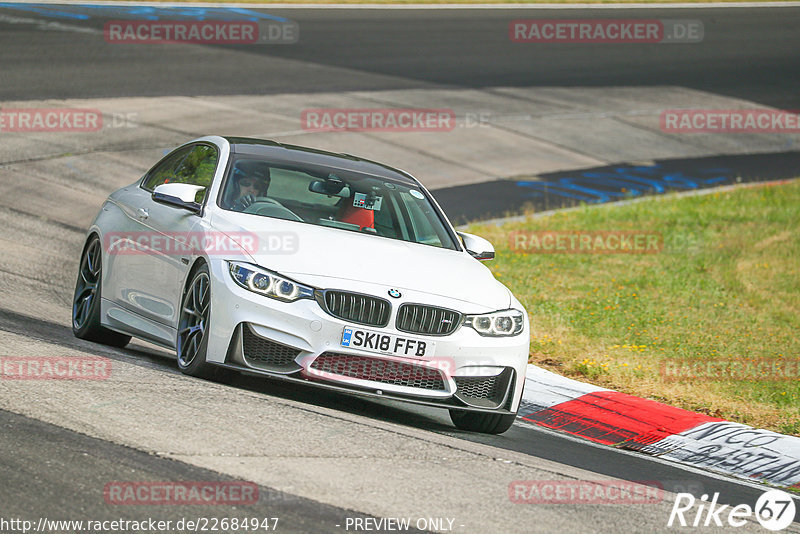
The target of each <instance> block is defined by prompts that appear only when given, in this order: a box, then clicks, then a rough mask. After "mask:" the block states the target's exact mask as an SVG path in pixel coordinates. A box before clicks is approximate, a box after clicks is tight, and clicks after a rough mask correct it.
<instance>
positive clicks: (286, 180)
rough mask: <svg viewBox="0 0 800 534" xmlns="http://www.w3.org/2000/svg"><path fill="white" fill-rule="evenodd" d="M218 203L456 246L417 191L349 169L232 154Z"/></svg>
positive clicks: (290, 218) (438, 244) (351, 228)
mask: <svg viewBox="0 0 800 534" xmlns="http://www.w3.org/2000/svg"><path fill="white" fill-rule="evenodd" d="M218 204H219V206H220V207H222V208H223V209H226V210H231V211H239V212H243V213H250V214H253V215H260V216H264V217H273V218H278V219H286V220H290V221H297V222H303V223H308V224H315V225H317V226H326V227H331V228H338V229H341V230H349V231H352V232H360V233H366V234H371V235H375V236H380V237H388V238H391V239H400V240H402V241H409V242H412V243H421V244H424V245H431V246H435V247H441V248H447V249H452V250H457V247H456V245H455V244H454V241H453V239H452V237H451V235H450V233H449V232H448V231H447V229H446V227H445V225H444V223H443V222H442V219H441V218H440V216H439V215H438V212H437V210H436V209H435V208H434V206H433V204H432V203H431V201H430V200H429V199H428V197H427V196H426V195H425V194H424V193H423V192H422V191H421V190H419V189H416V188H415V187H413V186H409V185H406V184H403V183H400V182H397V181H394V180H390V179H387V178H381V177H378V176H373V175H367V174H361V173H357V172H353V171H344V170H341V169H332V168H324V167H317V166H308V165H301V164H287V163H276V162H271V161H267V160H264V159H261V158H257V157H254V156H249V155H248V156H238V157H236V158H235V159H234V160H233V163H232V165H231V167H230V170H229V172H228V176H227V177H226V180H225V184H224V187H223V190H222V193H221V195H220V197H219V201H218Z"/></svg>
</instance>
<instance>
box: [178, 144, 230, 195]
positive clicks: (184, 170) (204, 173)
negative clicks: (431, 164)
mask: <svg viewBox="0 0 800 534" xmlns="http://www.w3.org/2000/svg"><path fill="white" fill-rule="evenodd" d="M218 159H219V158H218V155H217V149H215V148H214V147H212V146H209V145H196V146H194V147H192V151H191V152H189V154H188V155H187V156H186V157H185V158H184V159H183V161H182V162H181V164H180V165H179V166H178V168H177V170H176V171H175V178H174V179H173V180H171V182H173V183H183V184H192V185H202V186H203V187H205V189H204V190H202V191H200V192H198V193H197V198H195V201H196V202H199V203H201V204H202V203H203V199H204V198H205V196H206V194H207V193H208V190H209V189H210V188H211V181H212V180H213V179H214V171H216V170H217V160H218Z"/></svg>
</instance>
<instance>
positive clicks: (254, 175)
mask: <svg viewBox="0 0 800 534" xmlns="http://www.w3.org/2000/svg"><path fill="white" fill-rule="evenodd" d="M269 183H270V175H269V166H268V165H267V164H266V163H261V162H255V161H250V162H247V161H245V162H240V163H237V164H236V168H235V169H234V171H233V183H232V185H233V192H232V194H231V196H230V197H229V198H230V202H229V205H230V209H232V210H234V211H244V210H245V209H247V207H248V206H249V205H250V204H252V203H253V202H255V201H256V199H257V198H258V197H265V196H267V189H269Z"/></svg>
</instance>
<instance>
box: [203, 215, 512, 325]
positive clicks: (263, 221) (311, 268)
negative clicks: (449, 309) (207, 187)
mask: <svg viewBox="0 0 800 534" xmlns="http://www.w3.org/2000/svg"><path fill="white" fill-rule="evenodd" d="M211 224H212V226H213V227H214V229H215V230H218V231H221V232H224V233H226V234H227V235H229V236H230V237H231V238H232V239H233V240H234V241H237V242H240V241H241V236H243V235H249V236H254V238H253V237H251V239H252V240H251V242H255V243H257V246H245V247H244V248H246V249H247V251H248V255H249V256H250V257H251V258H252V261H253V262H254V263H256V264H258V265H260V266H262V267H265V268H267V269H270V270H273V271H276V272H278V273H281V274H284V275H286V276H289V277H291V278H294V279H295V280H297V281H298V282H303V283H306V284H310V285H314V286H316V287H320V288H325V289H327V288H336V287H337V284H336V281H335V280H333V279H339V280H343V281H348V282H349V283H347V284H345V285H344V286H342V285H340V286H339V287H340V288H344V287H348V288H351V289H352V287H353V284H352V282H360V283H363V284H365V285H368V286H373V287H374V286H375V285H378V286H384V287H385V290H384V292H385V291H388V290H389V289H391V288H394V289H398V290H401V291H406V292H410V293H414V294H419V293H427V294H430V295H439V296H442V297H446V298H448V299H455V300H459V301H462V302H466V303H471V304H475V305H477V306H478V307H480V308H481V309H486V310H488V309H491V310H500V309H506V308H508V307H509V305H510V303H511V295H510V292H509V290H508V289H507V288H506V287H505V286H504V285H503V284H501V283H500V282H498V281H497V280H495V278H494V276H493V275H492V273H491V271H489V269H488V268H486V267H485V266H484V265H483V264H481V263H480V262H479V261H478V260H476V259H474V258H472V257H471V256H470V255H469V254H468V253H466V252H463V251H460V252H459V251H454V250H447V249H442V248H438V247H433V246H429V245H422V244H418V243H409V242H405V241H400V240H396V239H389V238H383V237H377V236H374V235H368V234H361V233H356V232H352V231H348V230H341V229H338V228H326V227H322V226H315V225H313V224H306V223H299V222H293V221H284V220H280V219H271V218H266V217H261V216H257V215H249V214H244V213H235V212H227V211H223V212H217V213H215V214H214V216H213V217H212V218H211ZM365 289H366V287H365ZM381 296H383V295H381Z"/></svg>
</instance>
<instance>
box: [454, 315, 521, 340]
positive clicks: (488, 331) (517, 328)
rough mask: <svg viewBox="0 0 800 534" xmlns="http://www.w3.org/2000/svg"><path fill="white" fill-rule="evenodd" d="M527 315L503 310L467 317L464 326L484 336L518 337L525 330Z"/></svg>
mask: <svg viewBox="0 0 800 534" xmlns="http://www.w3.org/2000/svg"><path fill="white" fill-rule="evenodd" d="M524 321H525V315H524V314H523V313H522V312H521V311H519V310H513V309H512V310H503V311H498V312H492V313H484V314H481V315H467V317H466V318H465V319H464V324H465V325H467V326H471V327H472V328H474V329H475V331H476V332H478V333H479V334H480V335H482V336H490V337H504V336H516V335H517V334H519V333H520V332H522V330H523V329H524V328H525V324H524Z"/></svg>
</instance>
